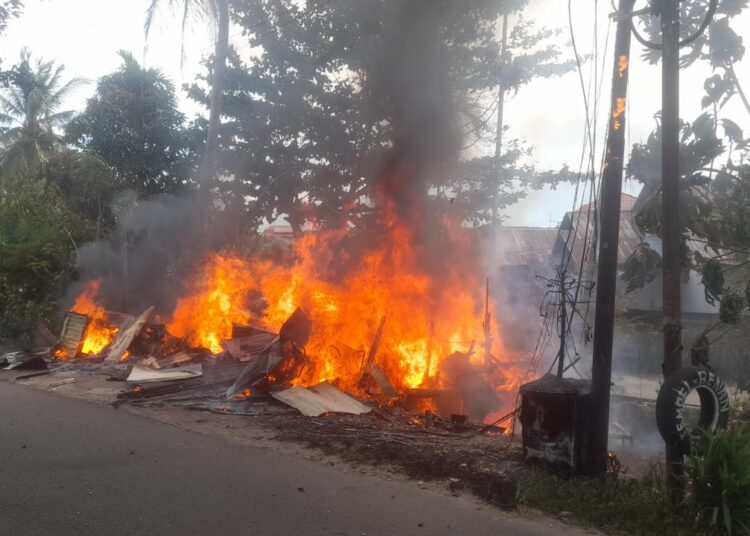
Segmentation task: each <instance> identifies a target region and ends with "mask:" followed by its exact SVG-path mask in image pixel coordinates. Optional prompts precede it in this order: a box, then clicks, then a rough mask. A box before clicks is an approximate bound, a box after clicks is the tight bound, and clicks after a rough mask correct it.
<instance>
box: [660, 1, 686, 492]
mask: <svg viewBox="0 0 750 536" xmlns="http://www.w3.org/2000/svg"><path fill="white" fill-rule="evenodd" d="M654 7H655V9H656V11H657V14H658V15H660V16H661V34H662V64H661V67H662V94H661V99H662V100H661V181H662V278H663V286H662V300H663V301H662V306H663V314H664V361H663V363H662V372H663V374H664V377H665V378H666V377H667V376H669V375H671V374H672V373H673V372H674V371H676V370H677V369H679V368H680V367H681V366H682V341H681V335H682V325H681V313H682V300H681V294H680V292H681V288H680V281H681V274H682V259H681V252H680V234H681V230H680V210H679V207H680V162H679V155H680V51H679V46H680V43H679V41H680V20H679V9H680V8H679V0H657V1H655V4H654ZM665 446H666V463H667V468H668V471H667V486H668V487H670V488H674V487H675V486H676V485H679V483H678V481H679V480H680V478H681V475H682V471H683V454H684V453H682V452H676V451H675V449H674V448H673V445H671V444H670V443H666V445H665Z"/></svg>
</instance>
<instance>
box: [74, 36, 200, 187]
mask: <svg viewBox="0 0 750 536" xmlns="http://www.w3.org/2000/svg"><path fill="white" fill-rule="evenodd" d="M119 54H120V57H121V58H122V65H121V66H120V68H119V69H118V70H117V71H115V72H114V73H111V74H108V75H106V76H103V77H102V78H100V79H99V81H98V83H97V88H96V93H95V94H94V96H93V97H91V98H90V99H89V100H88V102H87V104H86V109H85V111H83V112H82V113H81V114H79V115H78V116H76V117H75V118H73V119H72V120H71V122H70V123H69V125H68V127H67V129H66V137H67V139H68V140H69V141H70V142H72V143H74V144H75V145H77V146H78V147H79V148H81V149H83V150H85V151H89V152H93V153H94V154H96V155H98V156H99V157H101V158H102V159H103V160H104V161H105V162H107V163H108V164H109V165H110V166H112V167H113V168H114V169H115V170H116V171H117V176H118V178H119V186H120V187H126V188H131V189H133V190H135V191H136V192H138V193H139V194H140V195H151V194H156V193H162V192H167V191H174V190H175V189H177V188H180V187H181V186H183V185H184V184H185V183H186V182H187V176H188V172H189V169H188V168H189V165H190V158H189V157H190V152H189V151H188V149H187V145H186V143H187V140H186V135H185V133H184V132H183V122H184V116H183V115H182V113H180V112H179V110H178V107H177V98H176V96H175V88H174V85H173V84H172V82H171V81H170V80H169V79H168V78H167V77H166V76H165V75H164V74H163V73H162V72H161V71H160V70H158V69H153V68H148V69H147V68H144V67H142V66H141V65H140V64H139V63H138V62H137V61H136V60H135V58H134V57H133V55H132V54H130V53H129V52H125V51H120V52H119Z"/></svg>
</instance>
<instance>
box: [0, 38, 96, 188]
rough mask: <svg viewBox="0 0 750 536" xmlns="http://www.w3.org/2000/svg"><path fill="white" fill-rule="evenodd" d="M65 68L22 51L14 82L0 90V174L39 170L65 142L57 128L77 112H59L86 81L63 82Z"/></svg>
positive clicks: (11, 174) (7, 175)
mask: <svg viewBox="0 0 750 536" xmlns="http://www.w3.org/2000/svg"><path fill="white" fill-rule="evenodd" d="M64 70H65V67H64V66H63V65H57V64H55V62H54V61H44V60H42V59H38V60H36V61H33V62H32V59H31V54H30V53H29V52H28V51H27V50H23V51H22V52H21V61H20V64H19V66H18V67H17V68H16V69H14V70H13V72H12V75H11V83H10V84H9V86H8V87H7V89H5V90H4V91H3V92H2V93H0V176H3V177H13V176H17V175H20V174H25V173H28V172H32V171H34V170H36V169H38V168H39V167H40V166H41V165H43V164H44V163H45V162H47V160H48V159H49V157H50V155H51V154H52V153H53V152H54V151H55V150H56V149H57V148H58V147H60V146H61V145H62V141H61V138H60V135H59V134H58V131H57V129H58V128H59V127H61V126H62V125H64V124H65V123H66V122H67V121H68V120H69V119H70V118H71V116H72V115H73V112H72V111H59V109H60V106H61V105H62V103H63V101H64V100H65V98H66V97H68V96H69V95H70V93H71V92H72V91H73V90H74V89H76V87H78V86H79V85H80V84H82V83H83V82H84V80H83V79H81V78H73V79H71V80H69V81H68V82H63V72H64Z"/></svg>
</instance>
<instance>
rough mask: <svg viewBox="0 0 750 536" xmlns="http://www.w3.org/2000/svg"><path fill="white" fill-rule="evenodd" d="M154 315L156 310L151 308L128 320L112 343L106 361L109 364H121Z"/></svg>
mask: <svg viewBox="0 0 750 536" xmlns="http://www.w3.org/2000/svg"><path fill="white" fill-rule="evenodd" d="M153 314H154V308H153V307H149V308H148V309H146V310H145V311H143V313H141V315H140V316H139V317H138V318H135V319H132V320H126V321H125V322H124V323H123V325H122V326H120V331H119V332H118V333H117V337H115V340H114V341H113V342H112V345H111V346H110V348H109V353H107V357H106V358H105V361H106V362H108V363H119V362H120V360H121V359H122V357H123V355H125V352H127V351H128V348H129V347H130V344H131V343H132V342H133V339H135V337H137V336H138V334H139V333H140V332H141V330H142V329H143V326H144V325H146V322H148V321H149V320H150V319H151V316H152V315H153Z"/></svg>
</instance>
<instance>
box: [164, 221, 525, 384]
mask: <svg viewBox="0 0 750 536" xmlns="http://www.w3.org/2000/svg"><path fill="white" fill-rule="evenodd" d="M392 223H393V225H392V226H391V227H390V229H389V231H388V235H387V237H386V238H387V239H386V240H384V241H383V242H382V244H380V246H379V247H376V248H373V249H371V250H370V251H369V252H368V253H366V254H364V255H363V256H362V257H361V258H360V259H359V261H358V262H357V263H355V265H354V267H350V268H349V269H347V270H346V271H345V272H344V273H343V275H341V276H340V277H337V278H335V279H334V278H331V276H330V274H329V273H327V268H328V267H329V266H330V265H331V264H336V262H337V261H338V260H341V259H338V258H337V256H340V255H342V253H341V251H340V249H339V247H338V246H339V244H340V242H341V240H342V238H343V237H344V236H345V234H346V232H347V231H342V230H335V231H319V232H314V233H309V234H305V235H303V236H301V237H300V238H298V239H297V240H296V242H295V244H294V254H295V259H296V260H295V262H294V263H293V264H292V265H291V266H279V265H274V264H271V263H269V262H260V261H257V260H254V259H243V258H240V257H237V256H236V255H233V254H219V253H212V254H210V255H209V256H208V257H207V258H206V259H205V261H204V262H203V263H202V268H201V270H199V275H198V277H195V278H193V279H192V280H191V281H190V284H189V291H188V293H187V295H186V296H185V297H183V298H182V299H180V300H179V301H178V303H177V307H176V309H175V311H174V313H173V315H172V319H171V321H170V322H169V323H168V326H167V327H168V329H169V331H170V332H171V333H172V334H174V335H177V336H182V337H188V339H189V341H190V342H191V343H192V344H194V345H197V346H202V347H205V348H207V349H208V350H211V351H212V352H214V353H218V352H219V351H221V346H220V341H221V339H225V338H230V336H231V330H232V323H233V322H238V323H242V322H247V321H248V320H249V319H250V318H251V317H253V314H252V312H251V310H250V307H249V303H250V300H251V298H253V295H254V294H255V297H256V298H257V297H262V298H263V302H265V304H266V307H265V309H264V311H263V312H262V313H261V314H262V317H260V318H259V319H260V320H262V321H263V322H265V323H266V324H267V325H268V326H269V327H271V328H274V329H279V328H280V326H281V325H282V324H283V322H284V321H285V320H286V319H287V318H288V317H289V316H290V315H291V314H292V313H293V312H294V310H295V309H296V308H297V307H301V308H302V309H303V310H304V311H305V312H306V313H307V315H308V316H309V317H310V318H311V320H312V323H313V330H312V336H311V339H310V340H309V342H308V344H307V345H306V348H305V350H306V353H307V355H308V358H309V359H310V362H311V363H310V366H308V368H307V369H306V372H305V377H304V378H302V379H301V381H300V383H302V384H313V383H316V382H319V381H322V380H329V381H337V382H338V385H339V386H341V387H343V388H345V389H349V390H356V386H357V382H358V379H359V376H360V372H361V365H362V360H363V357H364V355H365V354H366V353H367V352H368V351H369V349H370V346H371V344H372V341H373V337H374V335H375V332H376V330H377V327H378V324H379V321H380V319H381V318H382V317H385V319H386V322H385V329H384V332H383V335H382V339H381V342H380V345H379V348H378V352H377V358H376V363H377V364H378V365H379V366H380V367H381V368H382V369H383V371H384V372H385V374H386V376H387V377H388V378H389V379H390V381H391V382H392V383H393V384H394V387H396V388H399V389H401V388H415V387H420V386H428V385H433V386H434V384H435V379H436V377H437V376H438V373H439V370H440V362H441V361H442V360H443V359H444V358H445V357H447V356H448V355H450V354H451V353H453V352H455V351H459V350H460V351H465V350H467V349H468V348H469V347H470V346H471V345H472V342H476V347H477V348H480V347H481V346H482V342H483V339H484V333H483V329H482V321H483V298H484V293H483V290H484V285H483V278H482V277H481V276H480V275H479V274H478V273H477V270H476V269H472V270H470V271H466V266H467V265H466V263H463V262H461V256H462V255H463V254H464V253H466V247H464V246H465V245H466V244H467V243H468V241H469V240H470V232H469V231H468V230H466V229H462V228H460V227H456V226H454V227H453V228H452V229H451V230H450V233H448V234H450V240H451V247H452V248H453V250H452V252H451V255H452V256H453V255H455V259H456V261H455V263H456V266H457V269H455V270H448V271H447V272H446V273H442V274H440V275H439V276H436V275H435V274H432V273H430V272H429V270H427V269H426V268H425V267H424V266H422V265H421V264H420V261H421V259H420V258H419V256H418V254H417V250H416V247H415V245H414V242H415V241H414V237H413V235H412V233H411V231H410V229H409V228H408V227H405V226H403V225H400V224H398V222H397V221H395V222H392ZM490 328H491V329H490V330H491V333H492V334H493V339H494V341H496V342H495V343H494V345H493V348H492V350H493V354H494V355H496V356H501V354H502V352H501V348H500V345H499V343H498V342H497V341H499V340H500V338H499V336H498V335H499V328H498V323H497V322H496V321H495V319H494V318H493V320H492V322H491V326H490ZM482 357H483V356H482V355H481V352H478V353H476V354H475V355H474V356H473V357H472V361H474V362H477V363H479V362H480V361H481V359H482ZM506 380H507V379H506ZM513 387H514V384H513V382H510V383H506V384H504V386H503V388H504V389H512V388H513Z"/></svg>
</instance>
